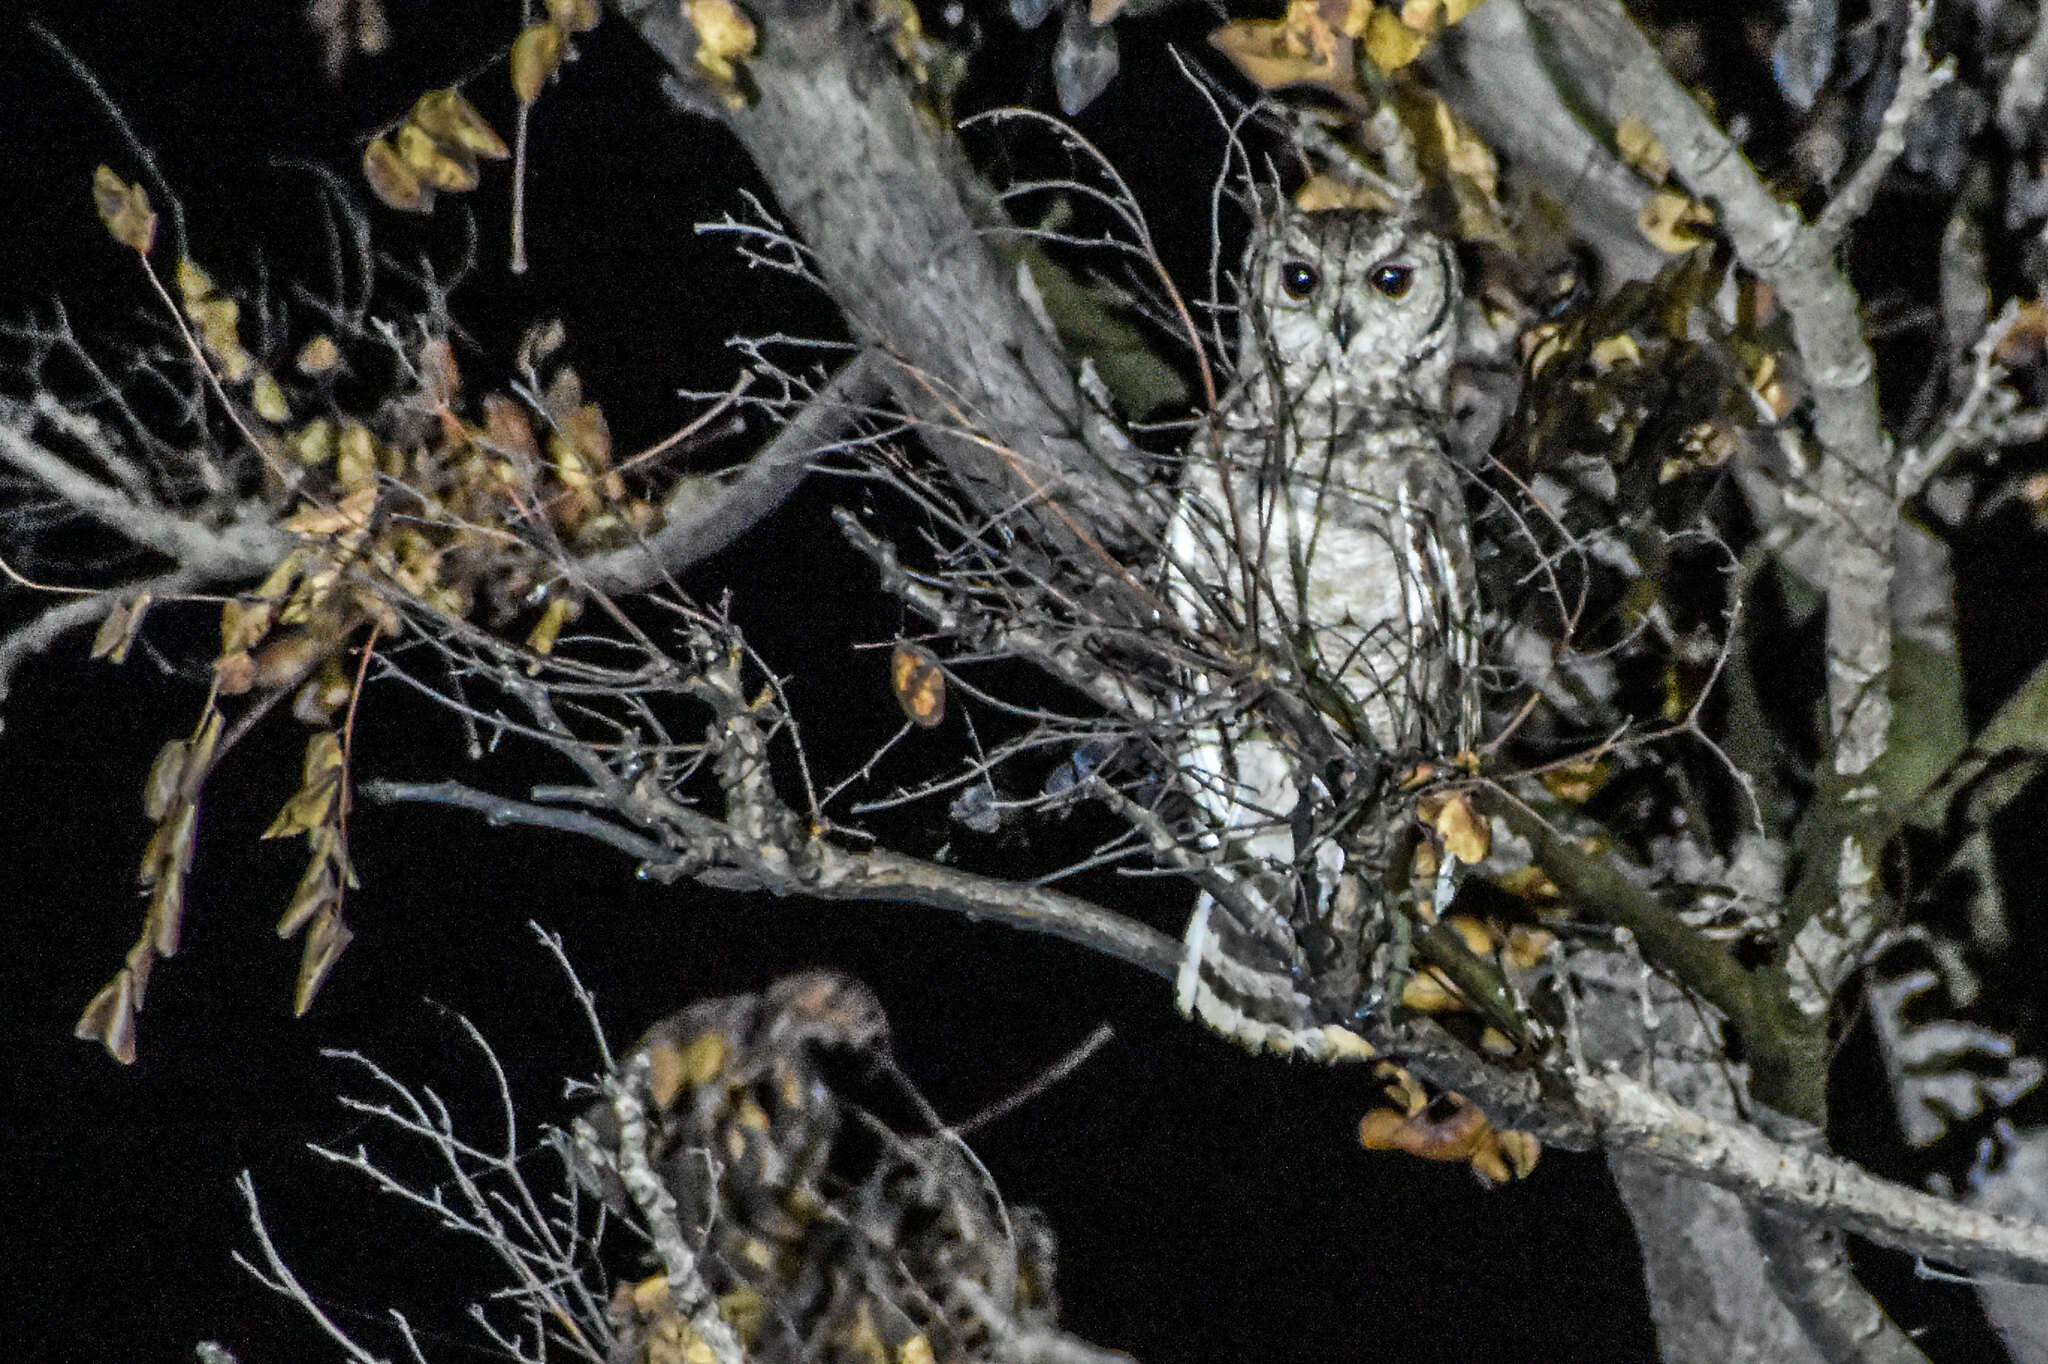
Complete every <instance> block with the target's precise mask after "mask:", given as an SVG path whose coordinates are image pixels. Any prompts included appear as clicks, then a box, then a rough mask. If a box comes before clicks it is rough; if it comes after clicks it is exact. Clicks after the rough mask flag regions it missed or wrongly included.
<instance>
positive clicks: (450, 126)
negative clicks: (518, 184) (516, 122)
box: [408, 4, 555, 161]
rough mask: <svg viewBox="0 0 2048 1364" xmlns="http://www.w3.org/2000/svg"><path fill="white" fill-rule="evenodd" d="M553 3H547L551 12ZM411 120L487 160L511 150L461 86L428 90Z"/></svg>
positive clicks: (445, 141) (439, 139)
mask: <svg viewBox="0 0 2048 1364" xmlns="http://www.w3.org/2000/svg"><path fill="white" fill-rule="evenodd" d="M554 8H555V7H554V5H552V4H550V5H549V6H548V9H549V11H550V12H551V13H552V12H553V10H554ZM408 117H409V121H410V122H411V123H412V124H413V125H414V126H416V127H418V128H421V129H423V130H424V131H425V132H426V133H427V134H428V135H429V136H431V137H432V138H433V139H434V140H435V141H436V142H440V143H443V144H445V145H447V146H450V147H459V148H460V149H462V150H463V151H465V152H468V153H469V154H470V155H472V156H480V157H482V158H484V159H485V160H486V161H502V160H504V159H505V158H506V157H508V156H510V155H511V154H512V150H511V148H509V147H507V146H506V145H505V139H504V138H502V137H499V136H498V133H497V130H496V129H494V128H493V127H491V125H490V124H489V123H487V122H485V120H484V116H483V115H482V114H480V113H478V112H477V111H476V106H475V105H473V104H471V103H470V102H469V101H468V100H466V99H464V98H463V97H462V92H461V91H460V90H429V91H427V93H426V94H424V95H421V96H420V97H419V101H418V102H417V103H415V104H414V105H413V106H412V113H411V114H410V115H409V116H408Z"/></svg>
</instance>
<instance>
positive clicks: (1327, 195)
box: [1294, 171, 1394, 213]
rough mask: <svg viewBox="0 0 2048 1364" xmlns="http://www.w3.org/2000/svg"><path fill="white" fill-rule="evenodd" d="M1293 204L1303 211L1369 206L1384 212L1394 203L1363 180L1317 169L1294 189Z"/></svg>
mask: <svg viewBox="0 0 2048 1364" xmlns="http://www.w3.org/2000/svg"><path fill="white" fill-rule="evenodd" d="M1294 206H1295V207H1296V208H1298V209H1300V210H1301V211H1302V212H1303V213H1321V212H1323V211H1324V210H1326V209H1332V208H1369V209H1372V210H1374V211H1376V212H1380V213H1387V212H1391V211H1392V210H1393V207H1394V205H1393V204H1392V202H1390V201H1389V200H1388V198H1387V196H1386V195H1385V194H1383V193H1381V192H1380V191H1379V190H1378V189H1375V188H1374V187H1373V186H1371V185H1368V184H1366V183H1364V182H1363V181H1352V180H1346V179H1344V178H1343V177H1341V176H1336V175H1331V174H1329V173H1328V172H1326V171H1317V172H1316V173H1315V174H1314V175H1311V176H1310V177H1309V178H1308V179H1306V180H1304V181H1302V183H1301V188H1300V189H1298V190H1296V191H1294Z"/></svg>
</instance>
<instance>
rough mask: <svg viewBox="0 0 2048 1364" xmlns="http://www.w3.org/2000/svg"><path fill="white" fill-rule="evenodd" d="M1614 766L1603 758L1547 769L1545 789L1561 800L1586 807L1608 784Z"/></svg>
mask: <svg viewBox="0 0 2048 1364" xmlns="http://www.w3.org/2000/svg"><path fill="white" fill-rule="evenodd" d="M1612 771H1613V765H1612V764H1610V763H1608V762H1607V761H1606V760H1604V759H1601V758H1580V759H1578V760H1576V761H1574V762H1568V763H1560V764H1558V765H1557V766H1556V767H1552V768H1548V769H1546V770H1545V771H1544V772H1543V773H1542V774H1541V775H1542V780H1543V786H1544V789H1545V790H1547V791H1549V792H1550V794H1551V795H1553V796H1556V797H1557V798H1558V799H1559V800H1564V801H1570V802H1571V803H1572V804H1573V805H1584V804H1585V803H1586V802H1587V801H1589V800H1591V799H1592V798H1593V794H1594V792H1596V791H1598V790H1599V789H1600V788H1601V787H1602V786H1605V785H1606V784H1607V778H1608V775H1609V773H1611V772H1612Z"/></svg>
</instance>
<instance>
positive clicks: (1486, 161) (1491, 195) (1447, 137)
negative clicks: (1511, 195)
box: [1432, 97, 1500, 202]
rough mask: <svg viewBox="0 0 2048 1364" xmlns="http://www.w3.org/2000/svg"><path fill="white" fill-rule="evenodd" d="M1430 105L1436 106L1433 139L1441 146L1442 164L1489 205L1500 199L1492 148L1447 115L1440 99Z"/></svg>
mask: <svg viewBox="0 0 2048 1364" xmlns="http://www.w3.org/2000/svg"><path fill="white" fill-rule="evenodd" d="M1432 102H1433V103H1434V104H1435V106H1436V132H1437V138H1438V140H1439V141H1441V142H1442V144H1443V150H1444V164H1445V165H1446V166H1448V167H1449V168H1450V169H1451V170H1452V171H1453V172H1455V173H1457V174H1459V175H1462V176H1464V177H1465V178H1466V179H1467V180H1470V181H1471V182H1472V183H1473V184H1474V185H1475V186H1477V187H1478V189H1479V192H1480V193H1481V194H1484V195H1485V196H1486V198H1487V200H1488V201H1489V202H1491V201H1495V200H1498V199H1499V197H1500V163H1499V162H1498V161H1496V160H1495V159H1494V155H1493V148H1491V147H1489V146H1487V145H1486V144H1485V143H1484V142H1482V141H1480V140H1479V135H1478V134H1477V133H1475V132H1473V131H1472V129H1470V128H1468V127H1466V126H1465V124H1464V123H1462V122H1460V121H1459V119H1458V116H1457V115H1456V114H1453V113H1452V112H1451V106H1450V105H1448V104H1446V103H1444V102H1443V101H1442V100H1440V99H1434V97H1432Z"/></svg>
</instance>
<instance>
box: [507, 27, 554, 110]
mask: <svg viewBox="0 0 2048 1364" xmlns="http://www.w3.org/2000/svg"><path fill="white" fill-rule="evenodd" d="M567 42H568V35H567V34H565V33H564V32H563V31H562V30H561V29H560V28H559V27H557V26H556V25H555V24H553V23H551V22H542V23H538V24H534V25H532V26H531V27H529V28H528V29H527V30H526V31H525V32H524V33H522V34H520V35H519V37H518V38H517V40H515V41H514V42H513V44H512V93H513V94H514V95H516V96H518V98H519V102H520V103H521V104H531V103H533V102H534V101H535V100H537V99H539V98H540V92H541V90H542V89H543V88H544V87H545V86H546V85H547V83H548V78H549V77H550V76H552V75H554V74H555V69H556V68H557V67H559V66H560V65H561V64H562V50H563V48H564V47H565V46H566V45H567Z"/></svg>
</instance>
